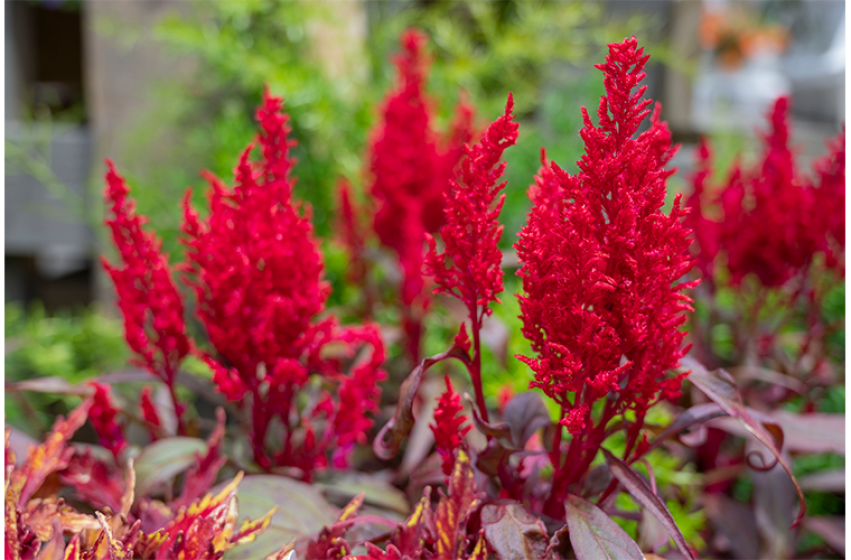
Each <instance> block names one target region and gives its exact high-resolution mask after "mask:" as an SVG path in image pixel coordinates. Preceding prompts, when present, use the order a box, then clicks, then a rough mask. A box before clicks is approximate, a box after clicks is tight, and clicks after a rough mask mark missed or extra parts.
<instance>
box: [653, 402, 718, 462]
mask: <svg viewBox="0 0 851 560" xmlns="http://www.w3.org/2000/svg"><path fill="white" fill-rule="evenodd" d="M719 416H727V412H725V411H724V410H722V409H721V407H720V406H718V405H717V404H715V403H705V404H698V405H695V406H693V407H691V408H689V409H687V410H684V411H683V412H682V413H681V414H680V415H679V416H677V419H676V420H674V422H673V423H672V424H671V425H670V426H668V427H667V428H665V430H664V431H663V432H662V433H661V434H659V436H658V437H657V438H656V439H654V440H653V441H652V442H650V446H649V447H648V448H647V453H649V452H650V451H652V450H653V449H656V448H657V447H659V445H661V444H662V442H663V441H665V440H666V439H667V438H669V437H671V436H672V435H674V434H676V433H678V432H681V431H682V430H685V429H686V428H688V427H689V426H692V425H694V424H699V423H701V422H706V421H707V420H712V419H713V418H718V417H719Z"/></svg>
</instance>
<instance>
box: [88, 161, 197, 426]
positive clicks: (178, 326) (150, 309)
mask: <svg viewBox="0 0 851 560" xmlns="http://www.w3.org/2000/svg"><path fill="white" fill-rule="evenodd" d="M106 164H107V166H108V168H109V169H108V171H107V174H106V191H105V193H104V196H105V198H106V203H107V207H108V209H109V212H110V213H111V214H112V217H111V218H109V219H107V220H106V225H108V226H109V228H110V230H111V231H112V238H113V240H114V242H115V246H116V247H117V248H118V251H119V253H120V255H121V261H122V263H123V267H120V268H119V267H117V266H114V265H112V264H110V263H109V262H108V261H107V260H106V258H101V261H102V262H103V266H104V268H106V270H107V272H108V273H109V275H110V277H112V281H113V283H114V284H115V290H116V292H117V294H118V307H119V308H120V309H121V313H122V314H123V315H124V331H125V338H126V339H127V344H128V345H129V346H130V349H131V350H133V352H135V353H136V355H137V356H138V358H137V359H136V362H137V363H138V364H139V365H141V366H142V367H144V368H146V369H147V370H148V371H150V372H151V373H152V374H153V375H155V376H157V377H159V378H160V379H162V380H163V382H164V383H165V384H166V385H167V386H168V388H169V390H170V391H171V395H172V400H173V402H174V407H175V412H176V415H177V425H178V430H179V431H182V429H183V424H182V420H181V419H182V415H183V409H184V406H183V405H182V404H180V403H179V402H177V397H176V396H175V393H174V382H175V377H176V375H177V370H178V367H179V366H180V363H181V361H182V360H183V358H184V357H186V355H187V354H188V353H189V352H190V350H191V348H192V342H191V340H190V339H189V337H188V335H187V334H186V324H185V322H184V318H183V301H182V299H181V297H180V294H179V293H178V291H177V288H176V287H175V285H174V281H173V280H172V278H171V271H170V268H169V265H168V258H167V257H166V255H164V254H162V253H161V252H160V246H161V242H160V240H159V239H157V237H156V236H155V235H154V234H153V233H145V231H144V230H143V229H142V226H143V225H144V224H145V222H146V219H145V218H144V217H142V216H139V215H138V214H136V204H135V202H134V201H133V199H131V198H130V187H129V186H128V185H127V183H126V182H125V181H124V179H123V178H122V177H121V176H120V175H118V173H117V172H116V171H115V166H114V165H113V163H112V162H111V161H109V160H107V162H106Z"/></svg>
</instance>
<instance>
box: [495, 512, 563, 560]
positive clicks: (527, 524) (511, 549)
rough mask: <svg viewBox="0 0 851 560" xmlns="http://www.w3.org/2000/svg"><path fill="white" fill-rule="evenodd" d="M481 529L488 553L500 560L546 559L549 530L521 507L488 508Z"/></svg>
mask: <svg viewBox="0 0 851 560" xmlns="http://www.w3.org/2000/svg"><path fill="white" fill-rule="evenodd" d="M482 527H483V528H484V530H485V538H486V539H487V542H488V550H489V551H491V552H492V553H494V554H496V557H497V559H498V560H541V559H542V558H545V557H546V550H547V544H548V541H549V539H548V538H547V530H546V528H545V527H544V524H543V522H542V521H541V520H540V519H538V518H537V517H535V516H534V515H532V514H531V513H529V512H528V511H526V509H525V508H524V507H523V506H522V505H520V504H509V505H486V506H485V507H483V508H482Z"/></svg>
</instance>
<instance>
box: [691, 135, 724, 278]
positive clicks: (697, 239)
mask: <svg viewBox="0 0 851 560" xmlns="http://www.w3.org/2000/svg"><path fill="white" fill-rule="evenodd" d="M711 175H712V154H711V152H710V150H709V144H708V143H707V142H706V139H705V138H701V139H700V144H699V145H698V146H697V169H696V170H695V173H694V176H693V177H692V189H693V190H692V193H691V195H689V197H688V199H687V200H686V206H688V208H689V209H690V211H689V214H688V215H687V216H686V217H685V219H684V220H683V225H685V226H686V227H687V228H689V229H690V230H692V231H693V232H694V243H692V246H691V254H692V256H693V257H694V258H695V260H696V263H697V267H698V268H699V269H700V272H701V274H702V277H703V278H704V279H706V280H709V281H711V280H712V278H713V273H714V263H715V257H716V256H717V255H718V249H719V247H718V224H717V223H716V222H715V221H713V220H711V219H710V218H709V217H708V216H707V215H706V211H705V210H706V206H707V205H706V202H707V200H706V197H707V193H706V186H707V182H708V180H709V179H710V177H711Z"/></svg>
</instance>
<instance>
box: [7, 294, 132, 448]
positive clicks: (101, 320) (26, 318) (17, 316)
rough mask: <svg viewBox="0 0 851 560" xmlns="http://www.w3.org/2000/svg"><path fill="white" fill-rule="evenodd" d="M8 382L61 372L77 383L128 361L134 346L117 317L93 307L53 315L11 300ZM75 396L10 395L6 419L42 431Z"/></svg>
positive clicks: (24, 428) (61, 374) (8, 323)
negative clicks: (72, 312) (126, 338)
mask: <svg viewBox="0 0 851 560" xmlns="http://www.w3.org/2000/svg"><path fill="white" fill-rule="evenodd" d="M5 329H6V336H5V341H6V356H5V366H6V382H7V383H8V382H15V381H22V380H24V379H29V378H33V377H61V378H63V379H66V380H68V381H70V382H72V383H78V382H81V381H84V380H85V379H88V378H90V377H93V376H95V375H101V374H104V373H108V372H109V371H114V370H116V369H119V368H121V367H123V366H124V365H126V363H127V358H128V356H129V351H128V349H127V344H126V342H125V341H124V328H123V327H122V325H121V322H120V321H119V320H117V319H111V318H108V317H105V316H104V315H102V314H99V313H97V312H96V311H93V310H78V312H76V313H74V314H71V313H62V314H58V315H55V316H48V315H47V314H46V313H45V311H44V307H42V306H41V305H38V304H36V305H33V306H32V307H30V308H29V309H24V308H23V307H22V306H21V305H20V304H17V303H7V304H6V308H5ZM68 399H72V400H73V401H74V402H76V400H74V399H73V398H71V397H62V396H58V395H49V394H44V393H25V394H24V393H11V392H7V393H6V395H5V405H6V422H8V423H9V424H11V425H13V426H15V427H16V428H19V429H21V430H23V431H25V432H27V433H31V434H38V433H39V431H40V428H45V427H48V426H50V424H51V423H52V421H53V417H54V416H55V415H56V414H57V413H65V412H67V410H69V406H68V405H69V404H73V403H71V401H69V400H68Z"/></svg>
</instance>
